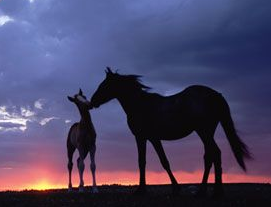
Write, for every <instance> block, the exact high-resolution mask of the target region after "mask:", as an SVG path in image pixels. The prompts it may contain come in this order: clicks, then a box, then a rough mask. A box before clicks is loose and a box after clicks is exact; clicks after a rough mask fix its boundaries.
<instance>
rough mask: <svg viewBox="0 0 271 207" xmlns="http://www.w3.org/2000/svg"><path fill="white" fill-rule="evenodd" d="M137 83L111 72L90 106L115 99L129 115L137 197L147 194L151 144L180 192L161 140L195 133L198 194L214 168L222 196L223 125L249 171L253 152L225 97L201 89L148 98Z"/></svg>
mask: <svg viewBox="0 0 271 207" xmlns="http://www.w3.org/2000/svg"><path fill="white" fill-rule="evenodd" d="M139 78H140V76H137V75H120V74H118V73H114V72H112V71H111V69H110V68H107V70H106V78H105V80H104V81H103V82H102V83H101V84H100V85H99V87H98V89H97V91H96V92H95V93H94V95H93V96H92V98H91V106H92V107H94V108H97V107H99V106H100V105H102V104H104V103H106V102H108V101H110V100H111V99H114V98H116V99H117V100H118V101H119V103H120V104H121V106H122V108H123V109H124V111H125V113H126V115H127V122H128V126H129V128H130V130H131V131H132V133H133V134H134V136H135V139H136V143H137V148H138V163H139V170H140V184H139V187H138V189H137V191H136V192H137V193H144V192H145V190H146V189H145V186H146V182H145V165H146V141H147V140H149V141H150V142H151V143H152V145H153V147H154V149H155V150H156V152H157V154H158V156H159V159H160V162H161V164H162V166H163V167H164V169H165V170H166V171H167V173H168V175H169V178H170V180H171V183H172V186H173V192H177V191H178V183H177V181H176V179H175V177H174V175H173V174H172V172H171V169H170V165H169V162H168V160H167V157H166V155H165V152H164V149H163V146H162V143H161V140H176V139H180V138H183V137H186V136H187V135H189V134H190V133H192V132H193V131H196V133H197V134H198V135H199V137H200V138H201V140H202V142H203V144H204V149H205V154H204V167H205V170H204V174H203V179H202V185H201V188H200V190H199V192H198V194H199V195H204V194H205V193H206V190H207V185H206V184H207V181H208V176H209V172H210V169H211V167H212V164H214V168H215V189H214V190H215V191H214V193H215V194H214V195H215V196H219V195H222V194H223V188H222V168H221V151H220V149H219V148H218V146H217V144H216V142H215V140H214V133H215V130H216V127H217V125H218V123H221V125H222V127H223V129H224V131H225V133H226V136H227V138H228V141H229V143H230V146H231V148H232V151H233V153H234V155H235V158H236V160H237V162H238V164H239V165H240V166H241V168H242V169H243V170H246V166H245V163H244V158H251V155H250V152H249V150H248V149H247V147H246V145H245V144H244V142H243V141H242V140H241V139H240V138H239V137H238V135H237V133H236V130H235V127H234V123H233V121H232V118H231V114H230V108H229V106H228V104H227V102H226V100H225V99H224V97H223V96H222V95H221V94H220V93H218V92H216V91H215V90H213V89H211V88H208V87H205V86H199V85H194V86H190V87H188V88H186V89H185V90H183V91H182V92H180V93H177V94H175V95H172V96H168V97H164V96H161V95H159V94H156V93H149V92H148V89H149V87H147V86H145V85H143V84H142V83H141V82H140V80H139Z"/></svg>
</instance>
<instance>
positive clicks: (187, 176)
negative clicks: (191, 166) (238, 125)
mask: <svg viewBox="0 0 271 207" xmlns="http://www.w3.org/2000/svg"><path fill="white" fill-rule="evenodd" d="M2 170H3V169H2ZM4 170H5V171H9V172H6V174H5V176H1V178H0V183H1V186H0V190H1V191H4V190H31V189H36V190H46V189H55V188H67V180H68V174H67V173H57V172H52V171H50V170H48V169H31V170H27V171H18V172H14V170H13V169H4ZM1 174H3V173H1ZM146 175H147V177H146V178H147V184H169V183H170V181H169V178H168V176H167V174H166V172H153V171H147V173H146ZM174 175H175V177H176V178H177V180H178V181H179V183H200V181H201V178H202V172H201V171H196V172H192V173H188V172H182V171H177V172H174ZM3 177H5V178H3ZM138 180H139V173H138V172H126V171H118V172H117V171H115V172H97V184H98V185H103V184H107V185H111V184H121V185H137V184H138ZM84 181H85V185H91V184H92V183H91V182H90V181H91V173H90V172H89V171H88V170H86V171H85V173H84ZM209 181H210V182H214V175H213V174H210V180H209ZM223 182H225V183H242V182H246V183H271V177H264V176H252V175H247V174H226V173H225V174H224V175H223ZM78 183H79V178H78V171H77V169H76V170H74V172H73V186H74V187H77V186H78Z"/></svg>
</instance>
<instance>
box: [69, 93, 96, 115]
mask: <svg viewBox="0 0 271 207" xmlns="http://www.w3.org/2000/svg"><path fill="white" fill-rule="evenodd" d="M68 99H69V101H71V102H73V103H74V104H75V105H76V106H77V107H78V108H79V109H85V110H89V109H91V108H92V107H91V104H90V102H89V101H88V100H87V98H86V96H85V95H84V94H83V91H82V90H81V88H80V89H79V93H77V94H75V95H74V96H73V97H71V96H68Z"/></svg>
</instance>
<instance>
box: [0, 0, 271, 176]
mask: <svg viewBox="0 0 271 207" xmlns="http://www.w3.org/2000/svg"><path fill="white" fill-rule="evenodd" d="M270 25H271V2H270V1H266V0H257V1H255V0H239V1H236V0H219V1H218V0H205V1H202V0H171V1H162V0H136V1H129V0H114V1H104V0H93V1H90V0H0V97H1V98H0V176H2V178H3V176H4V175H5V173H7V172H6V170H7V169H19V168H27V167H29V165H30V164H31V165H33V163H35V162H37V161H38V162H50V163H51V165H52V167H53V168H54V169H57V170H59V171H63V172H65V171H66V149H65V142H66V136H67V133H68V129H69V127H70V126H71V124H72V122H75V121H78V119H79V113H78V111H77V109H76V107H75V106H74V105H73V104H71V103H70V102H69V101H68V100H67V98H66V96H67V95H73V94H75V93H76V92H77V91H78V88H79V87H81V88H82V89H83V91H84V92H85V94H86V95H87V97H91V95H92V93H93V92H94V91H95V89H96V88H97V86H98V84H99V83H100V82H101V81H102V80H103V78H104V76H105V74H104V69H105V67H106V66H111V67H112V68H115V69H119V73H122V74H140V75H143V76H144V77H143V79H142V80H143V82H144V83H145V84H146V85H149V86H151V87H152V88H153V90H152V91H153V92H158V93H161V94H163V95H169V94H173V93H175V92H178V91H180V90H182V89H184V88H185V87H187V86H188V85H191V84H204V85H208V86H210V87H212V88H214V89H216V90H218V91H219V92H221V93H223V95H224V96H225V98H226V99H227V100H228V102H229V104H230V107H231V110H232V116H233V119H234V121H235V123H236V127H237V129H238V131H239V134H240V136H241V137H242V139H243V140H244V141H245V142H246V143H247V144H248V145H249V147H250V148H251V150H252V152H253V154H254V157H255V160H254V161H251V162H249V163H248V171H249V174H250V175H259V176H271V165H270V156H271V153H270V147H271V127H270V124H271V109H270V107H271V96H270V91H271V52H270V48H271V39H270V37H271V27H270ZM91 114H92V119H93V122H94V125H95V127H96V131H97V135H98V137H97V148H98V149H97V166H98V170H99V171H119V170H123V171H136V172H137V163H136V157H137V154H136V145H135V141H134V138H133V136H132V135H131V133H130V131H129V129H128V127H127V124H126V118H125V114H124V112H123V110H122V109H121V107H120V106H119V104H118V103H117V101H111V102H110V103H108V104H106V105H104V106H102V107H100V108H99V109H97V110H94V111H91ZM221 132H222V130H221V128H220V127H219V129H218V131H217V133H216V140H217V142H218V144H219V146H220V147H221V149H222V155H223V168H224V171H225V172H229V173H239V172H241V171H240V169H239V167H238V165H237V163H236V161H235V160H234V158H233V155H232V152H231V150H230V148H229V144H228V142H227V140H226V138H225V135H224V133H221ZM164 145H165V149H166V153H167V154H168V158H169V160H170V162H171V163H172V164H171V165H172V169H173V170H175V171H177V170H182V171H187V172H193V171H197V170H201V169H202V166H203V164H202V156H203V146H202V144H201V142H200V140H199V138H198V137H197V136H196V135H195V134H192V135H191V136H189V137H188V138H186V139H183V140H179V141H174V142H164ZM41 148H42V149H43V150H42V151H41ZM148 150H149V151H148V158H147V160H148V166H147V169H148V170H150V171H163V169H162V167H161V166H160V163H159V161H158V159H157V156H156V154H155V153H154V150H153V149H152V147H151V146H150V145H149V146H148Z"/></svg>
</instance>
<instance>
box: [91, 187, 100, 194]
mask: <svg viewBox="0 0 271 207" xmlns="http://www.w3.org/2000/svg"><path fill="white" fill-rule="evenodd" d="M91 193H99V190H98V188H97V187H92V189H91Z"/></svg>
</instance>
